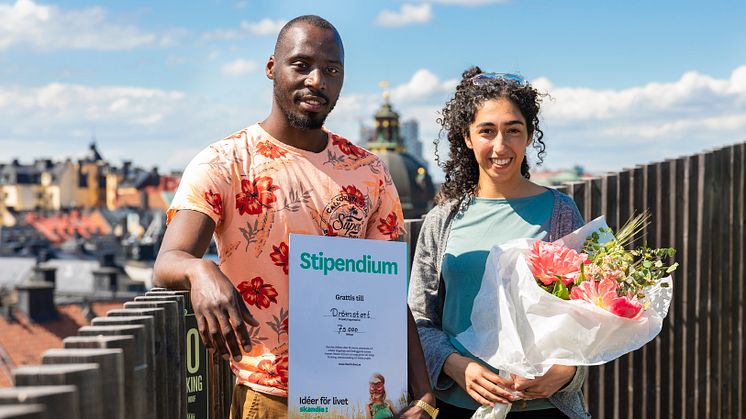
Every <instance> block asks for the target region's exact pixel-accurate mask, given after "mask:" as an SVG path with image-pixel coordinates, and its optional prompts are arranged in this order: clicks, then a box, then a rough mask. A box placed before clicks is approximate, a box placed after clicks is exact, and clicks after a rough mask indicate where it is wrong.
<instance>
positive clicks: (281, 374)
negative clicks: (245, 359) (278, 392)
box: [249, 356, 288, 388]
mask: <svg viewBox="0 0 746 419" xmlns="http://www.w3.org/2000/svg"><path fill="white" fill-rule="evenodd" d="M249 369H250V370H251V371H254V372H253V373H252V374H251V375H250V376H249V382H251V383H255V384H259V385H260V386H266V387H275V388H287V386H288V357H286V356H278V357H277V358H275V359H274V361H270V360H269V359H263V360H261V361H259V363H258V364H257V365H256V367H253V368H249Z"/></svg>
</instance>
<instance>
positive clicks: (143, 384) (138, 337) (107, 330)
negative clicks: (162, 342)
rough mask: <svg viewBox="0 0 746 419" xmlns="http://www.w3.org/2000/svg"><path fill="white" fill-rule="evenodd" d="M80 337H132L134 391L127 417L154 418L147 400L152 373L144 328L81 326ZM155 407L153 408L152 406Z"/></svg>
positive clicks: (138, 326) (149, 398) (135, 326)
mask: <svg viewBox="0 0 746 419" xmlns="http://www.w3.org/2000/svg"><path fill="white" fill-rule="evenodd" d="M78 334H79V335H80V336H132V337H133V338H134V342H135V367H134V371H133V375H132V376H133V383H134V388H135V390H136V393H135V400H136V402H135V403H134V405H133V406H131V407H130V406H127V407H126V408H125V410H126V411H127V415H128V416H130V415H132V416H131V417H137V418H148V419H152V418H155V412H154V411H153V410H152V407H151V404H150V403H149V400H151V399H152V398H151V393H148V391H147V390H148V388H149V387H148V383H149V382H150V381H151V380H150V379H151V377H150V375H151V374H152V371H151V370H150V369H149V367H148V361H147V355H146V351H147V345H146V342H147V341H146V339H145V326H143V325H140V324H135V325H121V326H83V327H81V328H80V329H79V330H78ZM153 407H155V406H153Z"/></svg>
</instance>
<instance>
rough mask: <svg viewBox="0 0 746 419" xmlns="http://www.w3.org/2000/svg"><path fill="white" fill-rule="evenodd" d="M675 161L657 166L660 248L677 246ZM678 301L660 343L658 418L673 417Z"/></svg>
mask: <svg viewBox="0 0 746 419" xmlns="http://www.w3.org/2000/svg"><path fill="white" fill-rule="evenodd" d="M672 164H675V162H671V161H670V160H667V161H664V162H661V163H660V164H658V165H656V177H657V184H658V185H659V187H658V188H655V193H654V196H655V198H654V200H655V204H654V207H653V208H654V210H655V213H656V221H657V222H656V229H655V244H654V245H655V246H656V247H671V246H673V238H672V237H671V236H672V233H671V232H672V231H674V230H675V229H673V228H671V225H672V224H673V223H674V222H675V221H676V214H675V213H676V211H677V210H678V209H677V208H676V205H675V203H676V200H675V195H674V190H673V188H672V187H671V186H672V185H673V186H675V182H673V178H674V177H673V176H671V172H672V170H671V166H672ZM673 284H674V297H673V298H674V299H677V298H679V291H678V289H679V287H680V286H681V284H680V283H677V282H676V277H675V276H674V278H673ZM674 306H675V304H671V307H670V308H669V314H668V316H667V317H666V320H665V321H664V323H663V330H662V331H661V336H660V341H659V345H658V347H657V348H656V349H657V350H656V368H655V378H654V379H655V383H656V387H655V393H656V396H655V397H656V406H655V417H656V418H663V417H669V416H670V414H671V412H672V411H673V408H672V407H673V405H672V403H673V397H672V392H673V387H672V382H673V357H672V356H670V354H669V351H671V350H672V346H673V338H674V333H675V328H676V326H677V325H678V324H679V323H680V322H679V321H678V319H677V315H676V313H673V310H674V308H675V307H674ZM682 349H683V345H682V346H679V351H681V350H682Z"/></svg>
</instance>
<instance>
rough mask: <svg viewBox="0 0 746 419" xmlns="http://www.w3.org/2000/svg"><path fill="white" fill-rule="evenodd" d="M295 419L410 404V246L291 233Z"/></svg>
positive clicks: (364, 413)
mask: <svg viewBox="0 0 746 419" xmlns="http://www.w3.org/2000/svg"><path fill="white" fill-rule="evenodd" d="M289 252H290V258H289V263H290V271H289V274H290V309H289V312H290V316H289V318H290V324H289V328H288V329H289V334H290V336H289V344H290V345H289V346H290V351H289V378H288V384H289V391H288V417H289V418H367V417H373V418H386V417H393V416H394V415H397V414H398V413H399V412H400V411H401V410H402V409H403V408H405V407H406V405H407V340H406V339H407V317H406V313H407V311H406V300H407V297H406V293H407V270H408V267H407V263H408V260H407V245H406V243H402V242H391V241H383V240H363V239H348V238H339V237H323V236H310V235H300V234H291V235H290V246H289Z"/></svg>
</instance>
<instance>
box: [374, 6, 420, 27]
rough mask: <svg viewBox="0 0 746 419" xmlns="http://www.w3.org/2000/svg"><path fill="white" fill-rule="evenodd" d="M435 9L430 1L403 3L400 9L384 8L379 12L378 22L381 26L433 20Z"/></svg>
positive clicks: (404, 24)
mask: <svg viewBox="0 0 746 419" xmlns="http://www.w3.org/2000/svg"><path fill="white" fill-rule="evenodd" d="M432 18H433V10H432V8H431V7H430V4H429V3H422V4H420V5H415V4H402V6H401V8H400V9H399V11H393V10H388V9H384V10H381V12H380V13H378V17H376V24H377V25H379V26H407V25H413V24H422V23H427V22H429V21H431V20H432Z"/></svg>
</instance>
